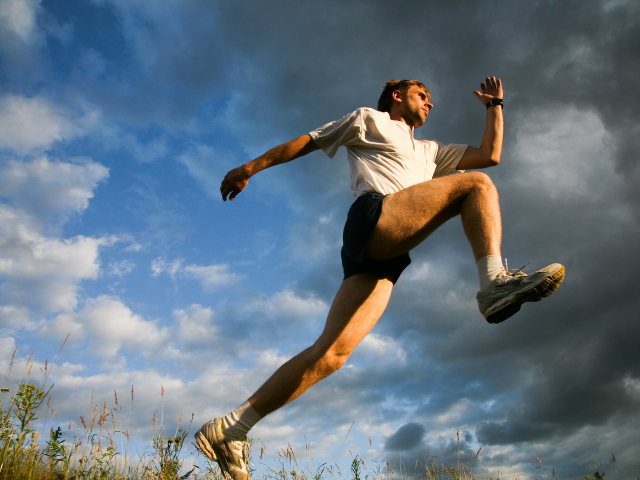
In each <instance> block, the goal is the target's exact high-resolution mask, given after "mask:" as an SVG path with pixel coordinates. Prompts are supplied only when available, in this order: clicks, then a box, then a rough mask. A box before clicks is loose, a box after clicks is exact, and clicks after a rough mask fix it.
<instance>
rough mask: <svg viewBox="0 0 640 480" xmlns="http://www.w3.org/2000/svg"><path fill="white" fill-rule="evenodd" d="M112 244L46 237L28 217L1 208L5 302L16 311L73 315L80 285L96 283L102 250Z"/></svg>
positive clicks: (0, 266) (0, 260)
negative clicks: (93, 280)
mask: <svg viewBox="0 0 640 480" xmlns="http://www.w3.org/2000/svg"><path fill="white" fill-rule="evenodd" d="M111 241H112V239H107V238H90V237H85V236H77V237H74V238H70V239H59V238H53V237H46V236H44V235H42V234H41V233H40V232H39V230H38V229H37V228H36V227H35V226H34V223H33V222H31V221H30V219H29V218H28V216H27V215H25V214H24V212H22V211H19V210H16V209H13V208H11V207H8V206H7V205H0V252H1V253H0V279H2V280H4V284H3V292H2V298H3V300H4V301H5V302H7V305H10V306H12V308H17V309H20V307H25V306H26V307H28V308H30V309H32V310H35V311H37V312H39V313H41V314H46V313H48V312H58V311H71V310H73V309H74V308H75V306H76V304H77V293H78V288H79V283H80V281H82V280H84V279H95V278H96V277H97V275H98V271H99V268H100V263H99V261H98V250H99V248H100V246H102V245H106V244H108V243H110V242H111ZM34 293H35V294H34Z"/></svg>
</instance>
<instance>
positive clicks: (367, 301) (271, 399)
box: [196, 273, 393, 480]
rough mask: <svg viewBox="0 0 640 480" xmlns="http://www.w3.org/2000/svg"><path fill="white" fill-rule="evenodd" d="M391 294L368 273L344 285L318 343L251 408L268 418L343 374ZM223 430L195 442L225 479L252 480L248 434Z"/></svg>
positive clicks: (215, 426) (209, 429)
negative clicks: (335, 374) (338, 372)
mask: <svg viewBox="0 0 640 480" xmlns="http://www.w3.org/2000/svg"><path fill="white" fill-rule="evenodd" d="M392 289H393V283H392V282H391V281H390V280H388V279H386V278H378V277H376V276H375V275H373V274H369V273H362V274H357V275H353V276H351V277H349V278H347V279H345V280H344V281H343V282H342V285H341V286H340V289H339V290H338V293H337V294H336V297H335V299H334V301H333V304H332V305H331V309H330V310H329V315H328V317H327V322H326V324H325V328H324V331H323V332H322V334H321V335H320V337H319V338H318V340H317V341H316V342H315V343H314V344H313V345H312V346H311V347H309V348H307V349H306V350H304V351H303V352H302V353H300V354H298V355H296V356H295V357H293V358H292V359H290V360H289V361H287V362H286V363H285V364H284V365H282V366H281V367H280V368H279V369H278V370H277V371H276V372H275V373H274V374H273V375H272V376H271V378H269V379H268V380H267V381H266V382H265V383H264V384H263V385H262V386H261V387H260V388H259V389H258V391H256V393H254V394H253V395H252V396H251V397H250V399H249V403H250V405H249V406H247V407H246V408H249V409H253V411H254V412H255V413H257V415H259V416H260V417H264V416H265V415H267V414H269V413H271V412H273V411H274V410H277V409H278V408H280V407H282V406H283V405H286V404H287V403H289V402H290V401H292V400H293V399H295V398H296V397H298V396H300V395H301V394H302V393H304V392H305V391H306V390H307V389H308V388H309V387H311V386H312V385H313V384H315V383H317V382H318V381H320V380H322V379H323V378H325V377H327V376H329V375H331V374H332V373H333V372H335V371H336V370H338V369H339V368H340V367H341V366H342V365H344V363H345V362H346V361H347V359H348V358H349V355H351V352H353V350H354V349H355V347H356V346H357V345H358V344H359V343H360V342H361V341H362V339H363V338H364V337H365V336H366V335H367V333H369V331H370V330H371V329H372V328H373V327H374V325H375V324H376V323H377V322H378V320H379V319H380V317H381V316H382V313H383V312H384V309H385V308H386V306H387V303H388V302H389V297H390V296H391V290H392ZM223 428H224V425H223V420H222V419H219V418H217V419H215V420H212V421H211V422H208V423H206V424H205V425H204V426H203V427H202V428H201V429H200V430H199V431H198V432H197V433H196V442H197V443H198V446H199V447H200V449H201V450H202V451H203V452H204V453H205V454H206V455H207V456H208V457H209V458H211V459H212V460H216V461H217V462H218V464H219V465H220V468H221V470H222V471H223V474H224V475H225V477H227V478H231V479H234V480H245V479H248V478H249V474H248V470H247V467H246V458H245V446H244V442H243V440H244V436H245V435H246V431H245V432H241V433H240V435H237V436H235V437H234V436H233V435H228V431H225V433H224V435H223V433H222V430H223ZM229 430H233V428H231V429H229ZM236 430H237V429H236ZM233 433H236V434H237V433H238V432H233Z"/></svg>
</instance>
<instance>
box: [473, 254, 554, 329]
mask: <svg viewBox="0 0 640 480" xmlns="http://www.w3.org/2000/svg"><path fill="white" fill-rule="evenodd" d="M525 267H526V265H525ZM522 268H524V267H522ZM522 268H520V269H519V270H507V271H506V272H505V274H504V275H503V276H501V277H498V278H496V279H495V280H494V281H493V283H492V284H491V288H489V289H488V290H484V291H481V292H478V294H477V295H476V299H477V300H478V308H479V309H480V313H482V314H483V315H484V318H486V319H487V322H489V323H500V322H504V321H505V320H506V319H507V318H509V317H510V316H511V315H513V314H515V313H517V312H518V310H520V307H521V306H522V304H523V303H525V302H539V301H540V300H542V299H543V298H544V297H548V296H549V295H551V294H552V293H553V292H555V291H556V290H557V289H558V287H559V286H560V284H561V283H562V281H563V280H564V266H563V265H560V264H559V263H554V264H552V265H549V266H548V267H546V268H543V269H542V270H538V271H537V272H535V273H532V274H531V275H527V274H526V273H524V272H522Z"/></svg>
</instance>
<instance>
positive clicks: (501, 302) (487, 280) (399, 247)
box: [365, 172, 564, 323]
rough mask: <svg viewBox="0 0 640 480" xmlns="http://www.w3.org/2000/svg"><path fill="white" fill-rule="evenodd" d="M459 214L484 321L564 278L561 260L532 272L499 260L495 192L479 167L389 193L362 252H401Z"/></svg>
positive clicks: (497, 318) (495, 319)
mask: <svg viewBox="0 0 640 480" xmlns="http://www.w3.org/2000/svg"><path fill="white" fill-rule="evenodd" d="M458 214H460V215H461V217H462V225H463V227H464V231H465V233H466V235H467V238H468V239H469V243H470V244H471V248H472V250H473V254H474V256H475V259H476V266H477V267H478V273H479V276H480V278H481V285H480V291H479V292H478V295H477V296H476V298H477V300H478V308H479V309H480V312H481V313H482V314H483V315H484V317H485V319H486V320H487V321H488V322H489V323H500V322H502V321H504V320H506V319H507V318H509V317H510V316H511V315H513V314H515V313H516V312H518V311H519V310H520V307H521V306H522V304H523V303H525V302H537V301H539V300H541V299H543V298H544V297H547V296H549V295H551V294H552V293H553V292H554V291H555V290H557V289H558V287H559V286H560V283H562V281H563V280H564V266H562V265H561V264H559V263H554V264H552V265H549V266H548V267H546V268H543V269H541V270H538V271H537V272H535V273H533V274H531V275H526V274H524V273H522V272H521V271H515V272H504V270H503V269H502V262H501V261H500V260H499V258H500V243H501V240H502V224H501V220H500V206H499V203H498V192H497V191H496V188H495V186H494V185H493V183H492V182H491V180H490V179H489V177H487V176H486V175H484V174H483V173H479V172H471V173H465V174H462V175H451V176H448V177H444V178H439V179H434V180H431V181H428V182H424V183H420V184H417V185H414V186H412V187H409V188H407V189H405V190H401V191H400V192H397V193H394V194H392V195H388V196H387V197H386V198H385V200H384V203H383V206H382V214H381V215H380V220H379V221H378V224H377V225H376V229H375V230H374V232H373V235H372V236H371V241H370V242H369V245H368V247H367V250H366V252H365V255H366V256H368V257H369V258H372V259H384V258H393V257H396V256H398V255H401V254H403V253H406V252H408V251H409V250H411V249H412V248H414V247H415V246H417V245H418V244H419V243H420V242H422V241H423V240H424V239H425V238H427V237H428V236H429V235H430V234H431V233H433V232H434V231H435V230H436V229H437V228H438V227H439V226H440V225H442V224H443V223H444V222H446V221H447V220H449V219H450V218H452V217H454V216H455V215H458ZM483 269H484V271H483ZM496 275H497V276H496Z"/></svg>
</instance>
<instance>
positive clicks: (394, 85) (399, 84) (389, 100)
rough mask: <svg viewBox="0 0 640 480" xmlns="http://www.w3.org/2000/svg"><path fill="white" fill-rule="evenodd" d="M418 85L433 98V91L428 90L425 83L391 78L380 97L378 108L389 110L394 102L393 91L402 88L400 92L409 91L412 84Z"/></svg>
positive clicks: (383, 110)
mask: <svg viewBox="0 0 640 480" xmlns="http://www.w3.org/2000/svg"><path fill="white" fill-rule="evenodd" d="M414 85H416V86H418V87H420V88H422V89H424V91H425V92H426V93H427V97H428V98H431V93H430V92H429V90H427V87H426V86H425V84H424V83H422V82H420V81H418V80H389V81H388V82H386V84H385V86H384V89H383V90H382V93H381V94H380V98H379V99H378V110H380V111H381V112H389V111H390V110H391V105H392V104H393V92H395V91H396V90H400V93H407V92H408V91H409V89H410V88H411V87H412V86H414Z"/></svg>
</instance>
